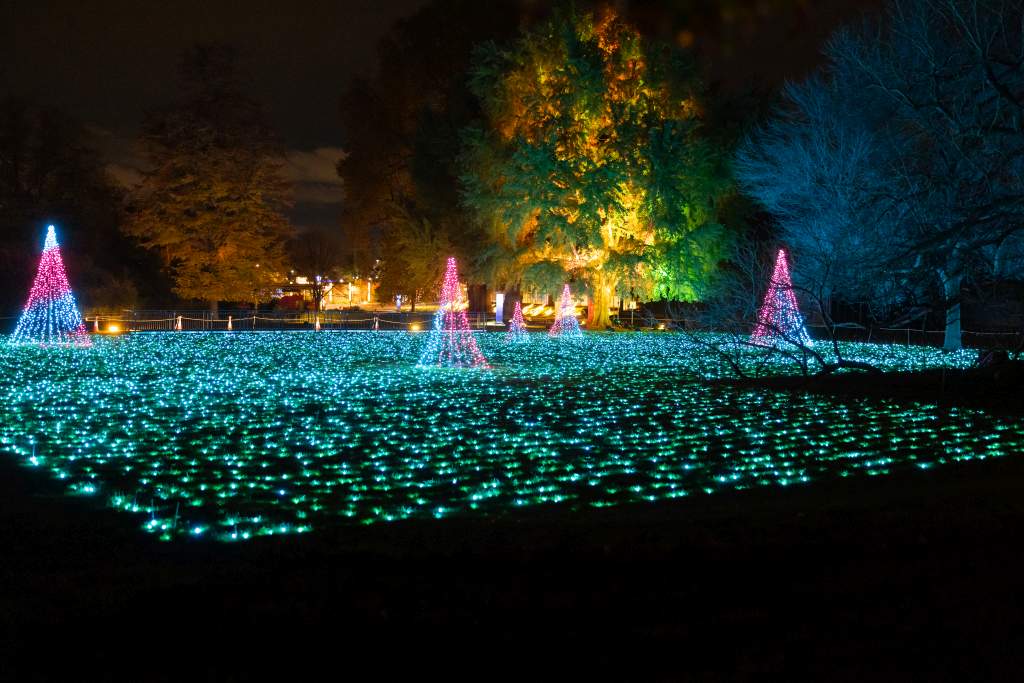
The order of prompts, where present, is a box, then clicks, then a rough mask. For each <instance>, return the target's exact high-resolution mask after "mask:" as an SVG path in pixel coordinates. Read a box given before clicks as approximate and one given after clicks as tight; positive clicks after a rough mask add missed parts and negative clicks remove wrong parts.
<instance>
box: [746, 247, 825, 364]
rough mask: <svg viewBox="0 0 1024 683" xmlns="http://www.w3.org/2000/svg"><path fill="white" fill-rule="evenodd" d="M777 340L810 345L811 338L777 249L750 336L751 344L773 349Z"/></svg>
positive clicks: (783, 256) (783, 258)
mask: <svg viewBox="0 0 1024 683" xmlns="http://www.w3.org/2000/svg"><path fill="white" fill-rule="evenodd" d="M780 340H782V341H788V342H790V343H798V344H807V345H809V344H811V338H810V336H809V335H808V334H807V330H806V329H805V328H804V320H803V317H802V316H801V315H800V306H799V305H798V304H797V301H796V295H795V294H794V293H793V281H792V280H791V279H790V277H789V262H788V260H787V259H786V252H785V250H783V249H779V253H778V255H777V256H776V257H775V270H774V272H773V273H772V279H771V283H770V284H769V286H768V292H767V293H766V294H765V296H764V303H763V304H761V311H760V313H759V314H758V319H757V327H755V328H754V334H753V335H751V337H750V341H751V342H752V343H754V344H757V345H758V346H773V345H775V344H776V343H777V342H778V341H780Z"/></svg>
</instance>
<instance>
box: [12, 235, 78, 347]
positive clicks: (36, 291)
mask: <svg viewBox="0 0 1024 683" xmlns="http://www.w3.org/2000/svg"><path fill="white" fill-rule="evenodd" d="M11 343H12V344H23V343H32V344H43V345H46V346H51V345H58V346H65V345H69V344H72V345H76V346H88V345H89V343H90V342H89V335H88V334H87V333H86V331H85V323H83V322H82V316H81V314H80V313H79V312H78V305H77V304H76V303H75V295H74V293H73V292H72V291H71V285H70V284H68V276H67V273H66V272H65V271H64V260H63V259H62V258H61V255H60V247H59V246H58V245H57V235H56V232H55V231H54V228H53V226H52V225H51V226H49V227H48V228H47V230H46V242H45V243H44V245H43V256H42V258H41V259H39V268H38V270H37V271H36V278H35V280H34V281H33V282H32V289H31V290H29V293H28V302H26V304H25V308H24V310H23V311H22V313H21V318H20V319H19V320H18V326H17V327H16V328H15V329H14V334H13V335H12V336H11Z"/></svg>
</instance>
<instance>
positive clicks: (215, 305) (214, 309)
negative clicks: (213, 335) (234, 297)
mask: <svg viewBox="0 0 1024 683" xmlns="http://www.w3.org/2000/svg"><path fill="white" fill-rule="evenodd" d="M219 304H220V302H219V301H217V300H212V301H210V317H211V318H217V317H219V316H218V315H217V314H218V312H219V311H220V308H219Z"/></svg>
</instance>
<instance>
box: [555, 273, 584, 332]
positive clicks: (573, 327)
mask: <svg viewBox="0 0 1024 683" xmlns="http://www.w3.org/2000/svg"><path fill="white" fill-rule="evenodd" d="M548 334H550V335H551V336H552V337H579V336H581V335H582V334H583V333H582V332H580V321H579V320H576V305H575V304H573V302H572V292H571V291H569V285H568V283H566V285H565V287H563V288H562V300H561V301H560V302H559V303H558V308H557V309H556V310H555V322H554V324H553V325H551V330H550V331H549V332H548Z"/></svg>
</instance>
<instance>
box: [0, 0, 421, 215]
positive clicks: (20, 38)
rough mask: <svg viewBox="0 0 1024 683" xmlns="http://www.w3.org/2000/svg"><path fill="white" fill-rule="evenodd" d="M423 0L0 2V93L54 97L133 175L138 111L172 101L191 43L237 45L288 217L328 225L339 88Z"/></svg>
mask: <svg viewBox="0 0 1024 683" xmlns="http://www.w3.org/2000/svg"><path fill="white" fill-rule="evenodd" d="M423 4H425V0H334V1H327V2H313V1H309V0H304V1H301V2H295V3H285V2H281V1H280V0H276V1H275V0H245V1H242V0H169V1H160V2H154V1H152V0H76V1H65V2H58V1H54V0H0V8H2V9H0V26H2V27H3V28H0V31H4V32H7V33H8V34H9V35H8V36H0V45H3V47H2V48H0V49H2V50H3V51H4V52H2V53H0V79H2V80H0V94H2V93H13V94H15V95H17V96H20V97H24V98H26V99H27V100H29V101H31V102H33V103H36V104H40V105H52V106H57V107H59V108H60V109H62V110H64V111H65V112H67V113H69V114H71V115H72V116H74V117H75V118H76V119H78V120H79V121H81V122H83V123H85V124H86V125H88V126H89V127H90V128H92V129H94V130H95V132H96V133H97V146H98V147H99V148H100V149H101V150H102V151H103V152H104V153H105V154H106V155H107V157H108V158H109V160H110V161H111V163H112V169H111V170H112V171H113V172H114V174H115V176H118V177H121V178H123V179H125V180H130V178H131V167H132V166H133V165H134V164H135V163H136V155H135V152H134V150H133V149H132V145H131V143H130V140H131V139H132V136H133V134H134V133H135V132H136V131H137V130H138V126H139V124H140V122H141V120H142V116H143V112H144V111H145V110H146V109H148V108H151V107H154V106H159V105H162V104H165V103H167V102H168V101H170V100H173V99H174V97H175V96H176V93H175V79H176V76H177V64H178V60H179V59H180V56H181V54H182V52H183V51H184V50H185V49H186V48H187V47H189V46H190V45H192V44H194V43H196V42H225V43H229V44H232V45H234V46H235V47H237V48H238V49H239V50H240V52H241V56H242V62H243V68H244V70H245V71H246V72H247V73H248V75H249V76H250V83H249V85H250V88H249V90H250V93H251V94H252V95H253V96H255V97H256V98H257V99H259V100H260V101H261V102H263V104H264V105H265V106H266V108H267V112H268V114H269V115H270V119H271V122H272V123H273V124H274V125H275V126H276V127H277V129H278V131H279V133H280V134H281V136H282V137H283V139H284V142H285V144H287V145H288V147H289V148H290V149H291V150H292V152H291V154H290V156H289V160H290V162H291V163H290V169H289V170H290V173H291V175H292V177H293V179H294V180H296V181H297V182H298V183H299V184H298V186H297V191H296V200H297V206H296V210H295V212H294V215H293V219H294V220H296V221H297V222H298V223H300V224H323V223H325V222H327V223H333V222H335V221H336V217H337V205H338V203H339V202H340V201H341V194H342V193H341V187H340V183H339V181H338V178H337V177H336V175H335V172H334V162H335V161H336V159H337V157H338V155H339V154H340V147H341V145H342V143H343V140H342V131H341V128H340V125H339V117H338V98H339V96H340V94H341V91H342V89H343V87H344V86H345V84H346V83H347V82H348V81H349V79H350V78H351V77H352V76H353V75H358V74H364V73H370V72H372V70H373V69H374V65H375V62H376V44H377V41H378V40H379V39H380V38H381V37H382V36H383V35H384V34H385V33H386V32H387V31H388V29H389V28H390V27H391V26H392V25H393V24H394V23H395V21H397V20H398V19H400V18H402V17H405V16H408V15H410V14H412V13H413V12H415V10H416V9H418V8H419V7H420V6H421V5H423Z"/></svg>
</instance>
